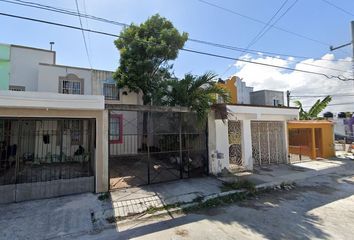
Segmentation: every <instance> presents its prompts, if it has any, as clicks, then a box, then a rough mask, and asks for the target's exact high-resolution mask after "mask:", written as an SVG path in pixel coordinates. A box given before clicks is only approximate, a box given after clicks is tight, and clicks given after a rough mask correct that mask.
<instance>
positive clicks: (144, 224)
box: [77, 169, 354, 240]
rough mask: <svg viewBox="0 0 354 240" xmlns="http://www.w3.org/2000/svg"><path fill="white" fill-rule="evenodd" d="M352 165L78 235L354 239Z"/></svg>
mask: <svg viewBox="0 0 354 240" xmlns="http://www.w3.org/2000/svg"><path fill="white" fill-rule="evenodd" d="M353 194H354V172H353V170H352V169H348V170H347V171H342V172H340V173H336V174H333V173H332V174H327V175H324V176H317V177H314V178H310V179H306V180H303V181H300V182H299V183H298V184H297V186H296V187H295V188H294V189H292V190H289V191H287V190H278V191H275V192H270V193H266V194H263V195H260V196H258V197H257V198H254V199H251V200H248V201H244V202H240V203H238V204H235V205H230V206H227V207H220V208H213V209H205V210H202V211H199V212H196V213H193V214H188V215H184V214H179V215H171V216H165V217H162V218H155V219H153V220H149V221H146V220H145V221H141V222H140V221H138V220H137V221H135V222H133V223H129V224H126V225H118V227H117V229H109V230H106V231H103V232H100V233H98V234H91V235H90V234H88V235H83V236H80V237H77V239H159V240H162V239H203V240H205V239H352V238H353V236H354V221H353V219H354V195H353Z"/></svg>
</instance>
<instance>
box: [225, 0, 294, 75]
mask: <svg viewBox="0 0 354 240" xmlns="http://www.w3.org/2000/svg"><path fill="white" fill-rule="evenodd" d="M297 2H298V0H295V1H294V2H293V4H291V5H290V6H289V7H288V8H287V9H286V10H285V11H284V13H283V14H282V15H281V16H280V17H278V18H277V19H276V20H275V21H274V22H273V23H271V22H272V21H273V19H274V18H275V17H276V16H277V15H278V13H279V12H280V11H281V10H282V9H283V8H284V7H285V5H286V4H287V3H288V0H286V1H284V2H283V4H282V5H281V6H280V8H279V9H278V10H277V11H276V12H275V13H274V14H273V16H272V17H271V18H270V19H269V20H268V22H267V23H266V25H264V26H263V28H262V29H261V30H260V31H259V32H258V34H257V35H256V36H255V37H254V38H253V39H252V40H251V42H250V43H249V44H248V45H247V47H246V49H247V50H248V49H249V48H250V47H252V46H253V45H254V44H256V43H257V42H258V41H259V40H260V39H261V38H262V37H263V36H264V35H265V34H266V33H267V32H268V31H269V30H270V29H271V28H272V27H273V26H274V25H275V24H276V23H277V22H278V21H279V20H280V19H281V18H282V17H284V16H285V15H286V14H287V13H288V12H289V11H290V9H291V8H293V7H294V6H295V4H296V3H297ZM240 57H241V55H239V56H238V58H240ZM235 64H236V63H235ZM231 68H232V65H230V66H229V67H228V68H227V69H226V70H225V71H224V73H223V74H222V76H224V75H225V74H226V73H227V72H228V71H229V70H230V69H231Z"/></svg>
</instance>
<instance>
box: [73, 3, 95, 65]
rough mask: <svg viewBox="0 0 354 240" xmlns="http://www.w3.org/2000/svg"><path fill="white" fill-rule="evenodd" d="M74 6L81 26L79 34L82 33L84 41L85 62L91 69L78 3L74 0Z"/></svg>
mask: <svg viewBox="0 0 354 240" xmlns="http://www.w3.org/2000/svg"><path fill="white" fill-rule="evenodd" d="M75 4H76V9H77V13H78V17H79V22H80V26H81V33H82V38H83V40H84V45H85V51H86V55H87V60H88V63H89V64H90V68H91V69H92V64H91V59H90V54H89V51H88V48H87V43H86V37H85V32H84V30H83V29H84V28H83V25H82V21H81V17H80V10H79V3H78V2H77V0H75Z"/></svg>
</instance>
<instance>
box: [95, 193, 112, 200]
mask: <svg viewBox="0 0 354 240" xmlns="http://www.w3.org/2000/svg"><path fill="white" fill-rule="evenodd" d="M97 198H98V200H100V201H104V200H107V199H109V193H108V192H105V193H101V194H100V195H99V196H98V197H97Z"/></svg>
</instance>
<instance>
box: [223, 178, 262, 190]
mask: <svg viewBox="0 0 354 240" xmlns="http://www.w3.org/2000/svg"><path fill="white" fill-rule="evenodd" d="M220 189H221V191H222V192H228V191H232V190H238V189H245V190H247V191H249V192H255V191H256V185H255V184H254V183H253V182H250V181H248V180H240V181H237V182H232V183H228V182H224V183H223V185H222V186H221V187H220Z"/></svg>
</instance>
